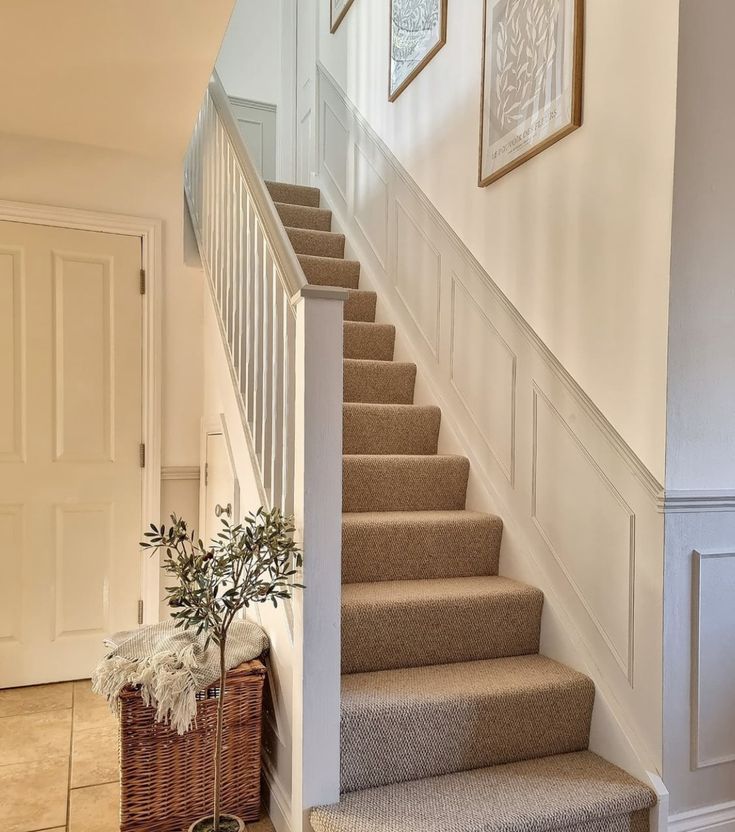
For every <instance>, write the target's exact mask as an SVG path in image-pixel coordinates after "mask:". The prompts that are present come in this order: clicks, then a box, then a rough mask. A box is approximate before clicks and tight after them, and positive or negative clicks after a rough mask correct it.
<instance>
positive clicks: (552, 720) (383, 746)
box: [340, 655, 595, 792]
mask: <svg viewBox="0 0 735 832" xmlns="http://www.w3.org/2000/svg"><path fill="white" fill-rule="evenodd" d="M594 697H595V688H594V685H593V683H592V681H591V680H590V679H588V678H587V677H586V676H584V675H583V674H581V673H578V672H577V671H576V670H572V668H570V667H566V666H565V665H562V664H559V663H558V662H554V661H552V660H551V659H548V658H546V657H544V656H538V655H532V656H517V657H515V658H503V659H490V660H487V661H474V662H458V663H455V664H445V665H430V666H427V667H411V668H401V669H400V670H381V671H378V672H374V673H354V674H348V675H344V676H342V703H341V730H340V739H341V760H340V770H341V778H340V781H341V791H342V792H353V791H359V790H360V789H368V788H371V787H374V786H385V785H387V784H388V783H398V782H400V781H409V780H418V779H420V778H422V777H436V776H438V775H440V774H449V773H451V772H455V771H468V770H470V769H473V768H484V767H485V766H493V765H501V764H503V763H511V762H514V761H517V760H528V759H530V758H532V757H547V756H549V755H551V754H564V753H566V752H570V751H583V750H585V749H586V748H587V744H588V742H589V729H590V719H591V717H592V705H593V702H594Z"/></svg>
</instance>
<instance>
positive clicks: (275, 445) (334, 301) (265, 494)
mask: <svg viewBox="0 0 735 832" xmlns="http://www.w3.org/2000/svg"><path fill="white" fill-rule="evenodd" d="M184 184H185V192H186V198H187V203H188V205H189V212H190V214H191V218H192V223H193V226H194V231H195V234H196V237H197V243H198V246H199V250H200V254H201V257H202V263H203V265H204V270H205V273H206V276H207V280H208V283H209V289H210V292H211V296H212V300H213V305H214V308H215V310H216V315H217V318H218V323H219V329H220V334H221V336H222V342H223V345H224V347H225V353H226V356H227V361H228V370H229V376H230V380H231V383H232V390H233V392H234V394H235V397H236V400H237V404H238V409H239V416H240V419H239V421H240V425H239V428H240V429H241V430H242V431H243V433H244V437H245V440H246V445H247V447H248V449H249V452H250V460H251V467H252V469H253V472H254V474H255V477H256V480H257V485H258V490H259V493H260V495H261V500H262V502H263V503H264V504H265V505H267V506H269V507H278V508H281V509H282V510H283V511H284V512H286V513H288V514H293V516H294V518H295V523H296V528H297V535H298V538H299V540H300V542H301V545H302V548H303V551H304V572H303V582H304V583H305V584H306V589H305V591H304V592H303V593H299V594H298V596H297V598H296V599H295V601H294V603H293V606H292V610H293V645H292V646H291V645H289V646H288V649H292V650H293V656H292V657H291V662H292V666H293V676H292V678H293V691H292V695H293V701H292V703H291V706H290V707H289V708H287V710H288V711H290V713H291V715H292V724H291V726H290V729H291V746H292V748H291V750H292V759H293V764H292V771H291V778H290V779H291V794H290V799H291V806H290V807H289V811H290V814H291V818H290V824H291V827H292V829H294V830H300V829H302V824H303V818H304V816H305V812H306V811H307V810H308V809H309V807H311V806H313V805H316V804H320V803H330V802H334V801H336V800H337V799H338V797H339V691H340V589H341V576H340V573H341V563H340V557H341V510H342V509H341V506H342V315H343V308H342V307H343V302H344V300H346V299H347V296H348V292H347V291H346V290H343V289H339V288H330V287H324V286H313V285H310V284H308V283H307V281H306V279H305V277H304V273H303V271H302V269H301V266H300V264H299V261H298V259H297V257H296V255H295V254H294V251H293V248H292V246H291V243H290V241H289V239H288V236H287V235H286V232H285V230H284V228H283V225H282V223H281V220H280V218H279V216H278V213H277V211H276V209H275V206H274V204H273V201H272V200H271V197H270V195H269V193H268V190H267V188H266V186H265V184H264V182H263V180H262V179H261V177H260V175H259V174H258V172H257V170H256V169H255V166H254V165H253V163H252V160H251V159H250V155H249V153H248V150H247V148H246V146H245V144H244V142H243V140H242V138H241V136H240V133H239V130H238V127H237V124H236V122H235V119H234V117H233V115H232V112H231V109H230V104H229V100H228V98H227V95H226V94H225V92H224V90H223V88H222V85H221V83H220V81H219V78H218V77H217V75H216V74H215V75H214V76H213V77H212V80H211V82H210V84H209V87H208V89H207V92H206V95H205V97H204V101H203V103H202V107H201V109H200V111H199V114H198V117H197V121H196V125H195V128H194V132H193V135H192V139H191V143H190V146H189V150H188V153H187V157H186V162H185V169H184ZM229 429H230V430H232V429H233V426H232V425H229ZM252 508H255V507H254V506H245V507H244V509H245V510H250V509H252ZM277 649H281V650H283V649H287V647H286V646H284V645H278V646H277ZM286 695H287V694H286Z"/></svg>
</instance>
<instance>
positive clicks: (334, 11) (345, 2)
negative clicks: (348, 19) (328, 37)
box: [329, 0, 355, 34]
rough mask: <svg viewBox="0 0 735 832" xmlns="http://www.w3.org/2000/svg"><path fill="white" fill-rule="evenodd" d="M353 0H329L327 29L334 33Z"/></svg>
mask: <svg viewBox="0 0 735 832" xmlns="http://www.w3.org/2000/svg"><path fill="white" fill-rule="evenodd" d="M354 2H355V0H341V1H340V0H329V31H330V32H331V33H332V34H334V33H335V32H336V31H337V29H339V24H340V23H341V22H342V21H343V20H344V18H345V15H346V14H347V12H348V11H349V10H350V7H351V6H352V4H353V3H354Z"/></svg>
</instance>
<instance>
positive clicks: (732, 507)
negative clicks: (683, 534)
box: [658, 490, 735, 514]
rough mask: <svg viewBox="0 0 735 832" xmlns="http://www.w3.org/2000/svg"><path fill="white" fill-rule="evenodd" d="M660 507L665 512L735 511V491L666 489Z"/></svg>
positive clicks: (659, 500)
mask: <svg viewBox="0 0 735 832" xmlns="http://www.w3.org/2000/svg"><path fill="white" fill-rule="evenodd" d="M658 508H659V511H662V512H663V513H664V514H677V513H700V512H712V511H733V512H735V491H698V490H692V491H676V490H673V491H666V492H663V493H662V494H661V495H660V497H659V499H658Z"/></svg>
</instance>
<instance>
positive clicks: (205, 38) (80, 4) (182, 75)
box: [0, 0, 267, 179]
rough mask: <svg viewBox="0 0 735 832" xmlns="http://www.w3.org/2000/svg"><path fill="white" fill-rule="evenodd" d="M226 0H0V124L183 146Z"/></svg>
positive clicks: (91, 138) (66, 135)
mask: <svg viewBox="0 0 735 832" xmlns="http://www.w3.org/2000/svg"><path fill="white" fill-rule="evenodd" d="M266 1H267V0H266ZM233 5H234V0H0V132H3V133H15V134H20V135H28V136H36V137H40V138H48V139H56V140H60V141H68V142H81V143H83V144H88V145H96V146H99V147H106V148H114V149H117V150H124V151H128V152H132V153H142V154H145V155H152V156H163V155H170V154H172V153H175V154H179V155H181V154H183V153H184V150H185V149H186V145H187V143H188V139H189V135H190V134H191V128H192V124H193V120H194V118H195V116H196V113H197V111H198V108H199V103H200V101H201V97H202V95H203V92H204V89H205V87H206V84H207V80H208V78H209V74H210V72H211V70H212V67H213V66H214V62H215V59H216V57H217V52H218V50H219V46H220V43H221V41H222V38H223V36H224V32H225V29H226V27H227V22H228V20H229V17H230V13H231V12H232V7H233ZM0 179H1V172H0Z"/></svg>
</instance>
